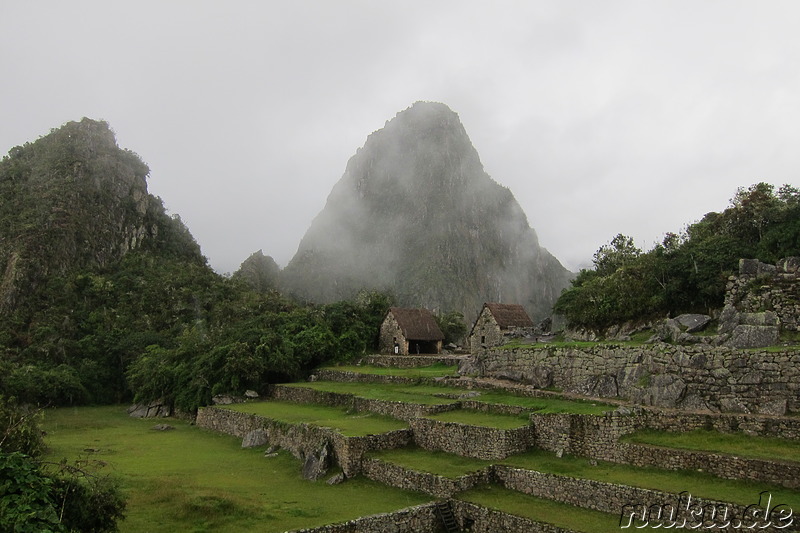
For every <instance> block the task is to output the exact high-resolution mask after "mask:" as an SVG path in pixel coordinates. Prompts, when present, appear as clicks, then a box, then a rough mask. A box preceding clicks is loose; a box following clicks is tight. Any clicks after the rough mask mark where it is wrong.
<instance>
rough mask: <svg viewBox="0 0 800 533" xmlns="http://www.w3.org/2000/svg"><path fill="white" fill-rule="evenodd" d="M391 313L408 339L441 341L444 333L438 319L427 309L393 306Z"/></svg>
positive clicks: (390, 309)
mask: <svg viewBox="0 0 800 533" xmlns="http://www.w3.org/2000/svg"><path fill="white" fill-rule="evenodd" d="M389 313H391V314H392V316H394V319H395V320H396V321H397V324H398V325H399V326H400V329H401V330H402V331H403V335H404V336H405V338H406V339H407V340H412V339H413V340H417V341H440V340H444V333H442V330H441V329H439V325H438V324H437V323H436V319H435V318H433V315H432V314H431V312H430V311H428V310H427V309H408V308H404V307H391V308H389Z"/></svg>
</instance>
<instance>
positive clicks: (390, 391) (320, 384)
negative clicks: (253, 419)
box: [284, 381, 464, 405]
mask: <svg viewBox="0 0 800 533" xmlns="http://www.w3.org/2000/svg"><path fill="white" fill-rule="evenodd" d="M284 386H287V387H304V388H308V389H315V390H321V391H326V392H338V393H341V394H352V395H354V396H358V397H361V398H369V399H373V400H384V401H389V402H398V401H399V402H408V403H417V404H426V405H438V404H451V403H455V402H456V400H453V399H452V398H441V397H437V396H436V394H461V393H463V392H464V390H463V389H457V388H454V387H440V386H438V385H399V384H395V383H340V382H338V381H313V382H308V383H286V384H284Z"/></svg>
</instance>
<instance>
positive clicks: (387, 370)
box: [320, 363, 458, 378]
mask: <svg viewBox="0 0 800 533" xmlns="http://www.w3.org/2000/svg"><path fill="white" fill-rule="evenodd" d="M320 370H339V371H342V372H355V373H358V374H373V375H376V376H399V377H404V378H440V377H445V376H454V375H457V374H458V366H457V365H445V364H442V363H437V364H434V365H430V366H421V367H415V368H396V367H385V366H372V365H359V366H356V365H342V366H327V367H322V368H320Z"/></svg>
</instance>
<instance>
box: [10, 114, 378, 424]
mask: <svg viewBox="0 0 800 533" xmlns="http://www.w3.org/2000/svg"><path fill="white" fill-rule="evenodd" d="M148 172H149V170H148V168H147V165H145V164H144V163H143V162H142V161H141V159H140V158H139V157H138V156H137V155H136V154H135V153H133V152H130V151H127V150H123V149H120V148H119V147H118V146H117V144H116V140H115V138H114V134H113V132H112V131H111V130H110V128H109V126H108V124H106V123H104V122H97V121H93V120H89V119H83V120H82V121H80V122H71V123H68V124H66V125H64V126H63V127H61V128H59V129H56V130H53V131H51V133H50V134H48V135H46V136H44V137H42V138H40V139H39V140H37V141H35V142H31V143H27V144H25V145H23V146H18V147H15V148H13V149H12V150H11V151H10V152H9V154H8V156H6V157H5V158H4V159H3V160H2V162H0V198H2V203H0V274H2V278H0V306H2V313H1V314H0V354H1V355H2V357H0V396H5V397H13V398H16V399H17V400H18V401H20V402H23V403H31V404H35V405H76V404H91V403H112V402H126V401H133V400H134V399H136V400H139V401H145V402H147V401H151V400H157V399H158V400H161V401H164V402H166V403H168V404H170V405H173V406H175V407H177V408H179V409H183V410H186V411H192V410H194V409H196V408H197V407H198V406H200V405H205V404H208V403H210V401H211V397H212V396H213V395H214V394H217V393H221V392H224V393H232V394H241V393H243V392H244V391H245V390H246V389H255V390H262V389H263V387H264V386H265V385H266V384H267V383H268V382H271V381H275V380H291V379H299V378H301V377H303V376H304V375H305V373H306V372H307V371H309V370H310V369H311V368H313V367H314V366H317V365H319V364H321V363H324V362H327V361H331V360H337V359H342V358H347V357H352V356H354V355H358V354H363V353H364V352H365V351H367V350H370V349H373V348H374V345H375V343H376V342H377V332H378V325H379V323H380V320H381V319H382V318H383V313H384V312H385V310H386V309H387V308H388V307H389V305H391V303H392V300H391V297H390V296H387V295H384V294H379V293H367V292H364V293H361V294H359V295H358V296H357V297H356V298H355V299H354V301H349V302H337V303H333V304H329V305H325V306H313V305H306V304H298V303H295V302H292V301H290V300H288V299H286V298H284V297H283V296H281V295H280V294H278V293H277V292H275V291H274V290H269V289H265V288H264V287H260V288H258V290H253V288H252V286H251V284H249V283H248V281H250V280H249V279H248V278H247V277H246V276H244V277H242V276H238V277H236V279H227V278H225V277H223V276H220V275H218V274H216V273H215V272H213V270H212V269H211V268H210V267H209V266H208V264H207V261H206V259H205V258H204V257H203V256H202V255H201V253H200V247H199V246H198V245H197V243H196V242H195V240H194V239H193V237H192V236H191V234H190V233H189V231H188V230H187V228H186V227H185V226H184V225H183V223H182V222H181V220H180V218H179V217H178V216H176V215H173V216H169V215H168V214H167V213H166V211H165V209H164V207H163V203H162V202H161V200H160V199H158V198H156V197H153V196H152V195H150V194H149V193H148V192H147V185H146V176H147V174H148Z"/></svg>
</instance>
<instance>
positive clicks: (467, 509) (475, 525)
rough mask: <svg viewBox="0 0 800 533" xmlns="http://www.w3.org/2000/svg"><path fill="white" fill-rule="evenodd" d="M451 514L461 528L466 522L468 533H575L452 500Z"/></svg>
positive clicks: (570, 530)
mask: <svg viewBox="0 0 800 533" xmlns="http://www.w3.org/2000/svg"><path fill="white" fill-rule="evenodd" d="M452 504H453V512H454V514H455V515H456V517H458V519H459V521H460V523H461V526H462V527H464V526H465V525H466V521H469V523H470V524H471V526H470V528H469V531H470V533H498V532H500V531H502V532H503V533H577V532H575V531H574V530H572V529H564V528H560V527H556V526H554V525H551V524H545V523H542V522H534V521H533V520H529V519H527V518H523V517H521V516H515V515H511V514H508V513H504V512H502V511H496V510H494V509H488V508H486V507H482V506H480V505H475V504H474V503H470V502H465V501H460V500H454V501H453V502H452Z"/></svg>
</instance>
